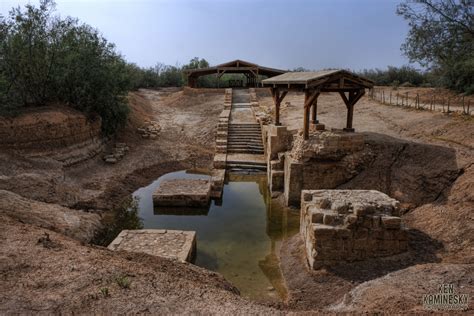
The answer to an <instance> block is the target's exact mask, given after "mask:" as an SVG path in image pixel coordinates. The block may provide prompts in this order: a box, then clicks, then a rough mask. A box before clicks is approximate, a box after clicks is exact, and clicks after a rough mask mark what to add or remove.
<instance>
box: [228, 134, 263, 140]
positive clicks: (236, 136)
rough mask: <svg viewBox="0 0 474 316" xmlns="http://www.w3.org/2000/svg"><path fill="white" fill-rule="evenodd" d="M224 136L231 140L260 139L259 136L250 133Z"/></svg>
mask: <svg viewBox="0 0 474 316" xmlns="http://www.w3.org/2000/svg"><path fill="white" fill-rule="evenodd" d="M226 136H227V137H232V138H260V139H261V138H262V136H261V135H259V134H250V133H228V134H227V135H226Z"/></svg>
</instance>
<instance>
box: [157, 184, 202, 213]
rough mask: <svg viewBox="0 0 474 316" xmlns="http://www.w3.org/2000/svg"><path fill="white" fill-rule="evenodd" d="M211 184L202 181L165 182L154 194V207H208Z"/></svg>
mask: <svg viewBox="0 0 474 316" xmlns="http://www.w3.org/2000/svg"><path fill="white" fill-rule="evenodd" d="M210 195H211V182H210V181H209V180H200V179H170V180H164V181H163V182H161V183H160V186H159V187H158V189H156V191H155V192H154V193H153V204H154V206H188V207H207V206H208V205H209V202H210Z"/></svg>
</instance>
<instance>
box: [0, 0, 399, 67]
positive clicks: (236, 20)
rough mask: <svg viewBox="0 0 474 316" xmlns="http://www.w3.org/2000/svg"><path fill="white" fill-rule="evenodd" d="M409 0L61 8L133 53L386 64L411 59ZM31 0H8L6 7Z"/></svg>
mask: <svg viewBox="0 0 474 316" xmlns="http://www.w3.org/2000/svg"><path fill="white" fill-rule="evenodd" d="M400 1H401V0H395V1H393V0H313V1H302V0H301V1H299V0H286V1H282V0H253V1H251V0H202V1H200V0H196V1H187V0H168V1H165V0H57V1H56V3H57V12H58V13H59V14H60V15H61V16H67V15H70V16H73V17H77V18H79V19H80V20H81V21H82V22H85V23H87V24H90V25H92V26H93V27H96V28H98V29H99V30H100V31H101V32H102V33H103V34H104V36H105V37H106V38H107V39H108V40H109V41H111V42H113V43H115V44H116V45H117V49H118V51H119V52H120V53H122V54H123V55H124V56H125V58H126V59H127V60H128V61H131V62H135V63H137V64H139V65H140V66H151V65H154V64H155V63H156V62H163V63H166V64H176V63H181V64H183V63H186V62H188V61H189V60H190V59H191V58H192V57H194V56H199V57H204V58H206V59H207V60H208V61H209V63H210V64H211V65H215V64H219V63H223V62H226V61H230V60H233V59H243V60H247V61H250V62H254V63H257V64H260V65H264V66H269V67H275V68H282V69H292V68H295V67H299V66H302V67H305V68H309V69H320V68H329V67H331V68H350V69H353V70H360V69H363V68H374V67H379V68H384V67H386V66H387V65H394V66H400V65H403V64H406V63H407V62H408V61H407V59H406V58H405V57H404V56H402V54H401V51H400V45H401V43H402V42H403V41H404V38H405V36H406V33H407V30H408V27H407V23H406V22H405V21H404V20H403V19H402V18H401V17H399V16H397V15H396V14H395V9H396V6H397V4H398V3H399V2H400ZM28 2H30V3H33V4H37V3H38V1H36V0H30V1H24V0H16V1H12V0H0V13H1V14H4V15H5V14H6V13H7V12H8V11H9V10H10V8H11V7H12V6H17V5H19V4H20V5H23V4H25V3H28Z"/></svg>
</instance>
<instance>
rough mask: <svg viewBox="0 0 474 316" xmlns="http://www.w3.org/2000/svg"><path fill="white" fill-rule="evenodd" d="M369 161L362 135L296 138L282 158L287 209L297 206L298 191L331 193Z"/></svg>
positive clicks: (316, 134) (323, 134)
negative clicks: (327, 190)
mask: <svg viewBox="0 0 474 316" xmlns="http://www.w3.org/2000/svg"><path fill="white" fill-rule="evenodd" d="M371 157H372V155H371V152H370V151H369V150H368V149H366V147H365V144H364V135H363V134H359V133H347V132H343V131H335V130H332V131H314V132H312V133H311V134H310V137H309V139H307V140H304V139H303V136H302V134H301V133H299V134H297V135H296V136H295V137H294V140H293V144H292V149H291V150H290V151H288V152H286V153H285V158H284V174H285V179H284V194H285V201H286V203H287V205H299V203H300V197H301V190H316V189H334V188H336V187H337V186H339V185H341V184H343V183H345V182H347V181H348V180H350V179H351V178H352V177H354V176H356V175H357V174H358V173H359V172H360V170H361V169H362V168H363V167H364V166H365V165H366V162H367V161H370V160H371Z"/></svg>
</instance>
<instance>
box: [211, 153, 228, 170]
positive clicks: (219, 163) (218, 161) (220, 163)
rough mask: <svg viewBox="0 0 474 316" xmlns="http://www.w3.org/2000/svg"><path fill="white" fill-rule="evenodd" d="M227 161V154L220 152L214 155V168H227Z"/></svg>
mask: <svg viewBox="0 0 474 316" xmlns="http://www.w3.org/2000/svg"><path fill="white" fill-rule="evenodd" d="M226 161H227V155H226V154H223V153H222V154H220V153H218V154H216V155H214V168H216V169H225V167H226Z"/></svg>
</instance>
